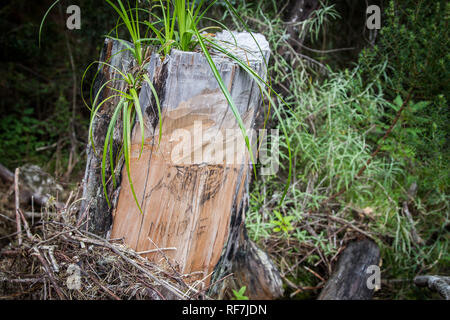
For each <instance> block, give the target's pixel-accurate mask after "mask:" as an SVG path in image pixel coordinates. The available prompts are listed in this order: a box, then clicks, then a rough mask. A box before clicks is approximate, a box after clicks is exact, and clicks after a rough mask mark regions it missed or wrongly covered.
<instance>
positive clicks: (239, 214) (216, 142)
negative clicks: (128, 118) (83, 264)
mask: <svg viewBox="0 0 450 320" xmlns="http://www.w3.org/2000/svg"><path fill="white" fill-rule="evenodd" d="M236 38H237V41H238V47H241V48H242V47H244V48H246V52H244V51H243V50H240V49H239V50H237V49H236V48H234V49H233V50H234V54H237V55H238V56H240V57H241V58H242V59H243V61H246V62H248V63H249V64H250V66H251V67H252V68H253V69H254V70H255V71H256V72H257V73H258V74H260V76H262V77H265V76H266V68H265V64H264V62H263V60H264V59H263V56H262V55H261V54H260V52H259V49H258V48H257V46H256V44H255V43H254V41H253V40H252V38H251V37H250V35H248V34H242V33H241V34H236ZM216 39H221V40H226V41H230V42H232V41H233V38H232V37H231V36H230V35H229V34H227V33H222V34H219V35H218V36H217V38H216ZM257 39H258V42H259V45H260V46H261V48H262V50H263V54H264V57H265V59H268V58H269V54H270V50H269V46H268V43H267V41H266V40H265V39H264V37H263V36H262V35H257ZM107 43H110V42H109V41H107ZM114 46H116V47H118V45H117V43H114ZM114 52H117V51H115V50H113V53H114ZM213 59H214V62H215V64H216V66H217V69H218V70H219V72H220V74H221V77H222V79H223V80H224V82H225V84H226V85H227V87H228V90H229V91H230V93H231V96H232V98H233V100H234V102H235V104H236V106H237V108H238V110H239V113H240V116H241V117H242V119H243V122H244V125H245V127H246V128H247V129H253V128H254V125H255V115H256V113H257V111H258V108H259V107H260V103H261V101H260V99H261V94H260V90H259V87H258V85H257V83H256V82H255V81H254V80H253V79H252V78H251V77H250V76H249V75H248V74H247V73H246V72H245V71H243V70H241V69H240V68H239V66H238V65H237V63H236V62H234V61H232V60H230V59H229V58H227V57H225V56H223V55H220V54H218V53H216V54H214V55H213ZM115 63H117V62H115ZM115 63H113V65H116V64H115ZM147 72H148V75H149V77H150V79H151V80H152V81H153V84H154V86H155V88H156V91H157V93H158V97H159V100H160V102H161V109H162V119H161V120H162V130H161V132H159V118H158V111H157V106H156V102H155V99H154V97H153V96H152V94H151V90H150V88H149V86H148V84H143V86H142V89H141V92H140V97H139V99H140V104H141V108H142V111H143V115H144V124H145V132H144V134H145V145H144V150H143V153H142V155H141V156H140V157H139V150H140V145H141V133H140V128H139V126H135V127H134V130H133V137H132V145H131V161H130V165H131V179H132V182H133V185H134V188H135V191H136V195H137V198H138V201H139V204H140V206H141V208H142V210H143V212H142V213H140V211H139V209H138V206H137V205H136V203H135V200H134V198H133V195H132V193H131V189H130V184H129V180H128V177H127V174H126V171H125V168H123V169H122V181H121V183H120V188H119V189H118V190H116V191H114V190H111V189H110V190H109V191H110V192H111V193H114V192H115V193H116V194H118V197H117V202H116V203H115V205H114V209H113V225H112V229H111V237H112V238H123V239H124V241H125V243H126V244H127V245H128V246H130V247H132V248H133V249H135V250H136V251H137V252H146V251H152V252H149V253H145V256H147V257H148V258H149V259H150V260H153V261H161V260H162V259H167V261H169V263H171V264H172V265H174V266H176V267H177V268H178V269H179V270H180V272H182V273H184V274H191V276H190V277H189V278H187V281H195V280H202V281H203V282H204V283H205V285H206V286H208V285H209V284H213V283H215V282H217V281H218V280H220V279H221V278H223V277H224V276H226V275H228V274H230V273H234V275H233V277H228V278H227V280H230V279H231V278H233V280H232V281H233V282H234V284H235V285H246V286H247V288H248V290H247V291H246V295H248V296H249V297H250V298H259V299H271V298H276V297H279V296H280V295H281V294H282V288H281V279H280V275H279V273H278V271H277V269H276V267H275V266H274V265H273V263H272V262H271V261H270V259H269V258H268V256H267V255H266V254H265V253H263V252H262V251H261V250H260V249H258V248H257V247H256V245H255V244H253V243H251V241H250V240H249V239H248V237H247V235H246V231H245V222H244V212H245V210H246V208H247V205H248V203H247V202H246V198H247V193H248V185H249V179H250V175H251V170H250V168H251V165H249V153H248V152H247V151H246V149H245V143H244V140H243V138H242V134H241V132H240V130H239V127H238V125H237V121H236V120H235V117H234V115H233V113H232V111H231V109H230V107H229V106H228V103H227V101H226V99H225V97H224V95H223V93H222V92H221V90H220V88H219V85H218V83H217V81H216V80H215V78H214V76H213V73H212V71H211V69H210V67H209V65H208V63H207V60H206V58H205V57H204V55H203V54H202V53H198V52H181V51H178V50H172V52H171V54H170V55H168V56H166V57H165V59H164V60H162V59H161V58H160V56H159V55H157V54H152V55H151V57H150V60H149V63H148V67H147ZM104 114H105V115H104V117H105V120H104V121H103V120H102V121H103V122H102V123H100V122H99V120H96V121H97V122H98V123H97V124H96V130H97V131H95V133H94V135H95V139H98V140H99V143H102V139H104V130H106V124H105V121H107V120H108V119H109V117H110V115H111V111H108V110H106V111H105V112H104ZM101 128H103V130H102V129H101ZM230 130H231V131H230ZM249 135H250V132H249ZM160 138H161V142H160V143H159V139H160ZM253 138H254V136H253ZM180 151H183V152H181V153H182V154H181V156H180ZM221 151H222V152H221ZM90 152H91V153H90V158H89V160H90V161H89V162H88V166H87V169H86V177H87V178H85V184H86V190H87V192H86V195H87V198H90V201H95V202H96V203H94V205H91V206H90V208H89V215H90V217H91V218H90V223H91V228H93V230H102V231H106V230H107V226H108V224H110V220H109V219H110V218H109V217H110V211H109V210H108V208H107V206H105V204H106V203H105V201H103V197H102V185H101V182H100V181H101V180H100V175H99V169H96V167H98V166H99V163H100V159H98V158H96V157H95V155H94V154H93V153H92V151H90ZM208 156H210V157H208ZM87 201H89V199H87V200H86V203H87ZM86 206H87V204H85V207H86ZM158 248H161V249H162V250H161V251H158V250H157V249H158ZM172 248H176V249H175V250H174V249H172ZM165 249H167V250H165ZM244 270H246V271H247V272H248V273H247V272H244ZM211 279H212V280H211ZM233 282H231V283H230V282H223V281H218V282H217V283H216V284H215V285H214V286H213V287H212V288H211V290H210V292H211V293H212V294H219V296H221V297H228V294H227V293H226V292H225V290H224V286H225V284H226V283H227V284H229V285H231V284H233Z"/></svg>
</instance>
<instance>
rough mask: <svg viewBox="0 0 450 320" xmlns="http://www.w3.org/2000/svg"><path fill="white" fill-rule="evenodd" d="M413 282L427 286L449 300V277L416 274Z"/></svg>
mask: <svg viewBox="0 0 450 320" xmlns="http://www.w3.org/2000/svg"><path fill="white" fill-rule="evenodd" d="M414 283H415V284H416V286H418V287H428V289H430V290H431V291H435V292H437V293H439V295H440V296H441V297H442V298H443V299H445V300H450V277H447V276H437V275H434V276H431V275H427V276H417V277H415V278H414Z"/></svg>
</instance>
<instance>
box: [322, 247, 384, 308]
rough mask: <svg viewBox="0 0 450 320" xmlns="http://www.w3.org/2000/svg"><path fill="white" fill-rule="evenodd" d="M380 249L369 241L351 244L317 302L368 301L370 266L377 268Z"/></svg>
mask: <svg viewBox="0 0 450 320" xmlns="http://www.w3.org/2000/svg"><path fill="white" fill-rule="evenodd" d="M379 264H380V249H379V248H378V246H377V244H376V243H375V242H374V241H372V240H369V239H365V240H361V241H354V242H351V243H350V244H349V245H348V246H347V248H345V249H344V251H343V252H342V254H341V256H340V257H339V261H338V264H337V266H336V268H335V270H334V272H333V274H332V275H331V277H330V279H328V282H327V283H326V285H325V287H324V288H323V289H322V292H321V293H320V295H319V300H370V299H372V295H373V292H374V290H373V289H369V287H368V286H367V280H368V278H369V277H370V276H371V275H372V273H370V272H369V273H368V272H367V270H368V268H369V267H370V266H372V265H375V266H379Z"/></svg>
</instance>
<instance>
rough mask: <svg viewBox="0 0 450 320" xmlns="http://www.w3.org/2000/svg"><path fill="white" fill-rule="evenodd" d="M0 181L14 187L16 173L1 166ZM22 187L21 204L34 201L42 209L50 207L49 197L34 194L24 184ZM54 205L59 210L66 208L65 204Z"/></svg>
mask: <svg viewBox="0 0 450 320" xmlns="http://www.w3.org/2000/svg"><path fill="white" fill-rule="evenodd" d="M0 179H2V180H3V181H5V182H7V183H10V184H11V185H12V184H13V183H14V173H12V172H11V171H9V170H8V168H6V167H5V166H4V165H2V164H0ZM20 185H21V187H20V197H19V198H20V203H22V204H25V203H31V201H33V203H35V204H37V205H38V206H41V207H44V206H46V205H48V201H49V200H50V197H49V196H48V195H46V194H42V193H37V192H33V191H32V190H31V188H30V186H28V185H26V184H24V183H23V182H21V183H20ZM54 205H55V207H56V208H57V209H62V208H63V207H64V203H62V202H58V201H55V202H54Z"/></svg>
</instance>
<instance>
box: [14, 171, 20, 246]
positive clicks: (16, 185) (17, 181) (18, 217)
mask: <svg viewBox="0 0 450 320" xmlns="http://www.w3.org/2000/svg"><path fill="white" fill-rule="evenodd" d="M14 192H15V194H16V225H17V238H18V239H19V246H21V245H22V223H21V222H20V212H19V210H20V198H19V168H16V172H15V174H14Z"/></svg>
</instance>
